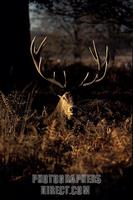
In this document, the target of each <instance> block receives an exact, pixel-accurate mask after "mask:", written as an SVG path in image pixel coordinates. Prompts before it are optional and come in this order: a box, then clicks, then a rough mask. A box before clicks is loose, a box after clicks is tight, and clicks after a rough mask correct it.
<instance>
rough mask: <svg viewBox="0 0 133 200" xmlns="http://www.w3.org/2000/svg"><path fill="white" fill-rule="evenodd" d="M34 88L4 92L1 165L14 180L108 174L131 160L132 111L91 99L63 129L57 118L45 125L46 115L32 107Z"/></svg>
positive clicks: (1, 101) (0, 123)
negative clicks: (48, 175) (38, 175)
mask: <svg viewBox="0 0 133 200" xmlns="http://www.w3.org/2000/svg"><path fill="white" fill-rule="evenodd" d="M34 93H35V89H33V90H32V91H31V92H30V93H28V94H27V95H24V93H22V94H18V93H17V92H13V93H12V94H10V95H9V96H5V95H4V94H3V93H2V92H1V93H0V111H1V112H0V165H1V166H6V167H7V168H8V171H9V174H7V175H6V176H8V178H9V179H10V180H12V179H13V177H19V176H20V177H21V176H22V177H23V176H26V175H28V174H32V173H33V172H34V173H41V172H49V173H55V172H58V173H70V174H73V173H104V172H110V171H112V169H113V168H114V167H116V168H118V169H123V168H125V167H128V166H130V165H131V164H132V134H131V132H132V131H131V129H132V117H131V114H127V116H125V115H124V114H122V113H121V110H120V109H119V110H117V111H116V110H113V109H112V110H111V103H110V102H105V101H104V100H99V101H98V100H90V101H88V102H86V103H84V105H80V104H79V105H78V107H79V111H78V114H77V116H76V117H73V118H72V120H71V121H68V122H67V124H66V126H65V127H64V129H59V127H58V124H59V122H58V121H57V119H53V120H52V121H51V123H50V124H48V125H47V124H45V125H44V126H43V127H41V126H40V124H41V122H42V121H43V117H44V116H38V114H37V112H36V111H34V110H32V108H31V107H32V102H33V100H34ZM116 104H118V105H119V107H120V106H121V108H122V107H123V106H124V105H123V104H122V103H121V102H116ZM116 106H117V105H116ZM103 107H104V108H105V107H106V110H107V109H108V113H107V114H106V115H103V111H102V109H103ZM109 111H110V112H109ZM45 112H46V110H45ZM118 112H119V115H118ZM90 115H91V117H92V118H90V117H89V116H90ZM110 116H111V117H112V119H111V120H109V117H110ZM116 116H120V117H119V118H118V117H117V120H116ZM96 117H98V121H97V123H95V119H96Z"/></svg>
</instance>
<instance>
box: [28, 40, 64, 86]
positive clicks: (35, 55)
mask: <svg viewBox="0 0 133 200" xmlns="http://www.w3.org/2000/svg"><path fill="white" fill-rule="evenodd" d="M35 39H36V37H34V38H33V39H32V42H31V46H30V52H31V56H32V59H33V62H34V65H35V67H36V70H37V72H38V73H39V74H40V76H41V77H42V78H44V79H45V80H47V81H49V82H51V83H53V84H55V85H57V86H59V87H61V88H66V72H65V71H63V75H64V85H63V84H61V83H60V82H59V81H57V80H56V79H55V72H53V78H47V77H45V76H44V75H43V74H42V72H41V66H42V57H41V56H40V54H41V50H42V48H43V46H44V45H45V44H46V43H45V41H46V39H47V37H45V38H44V39H43V40H42V42H41V44H40V45H39V47H38V48H36V47H35Z"/></svg>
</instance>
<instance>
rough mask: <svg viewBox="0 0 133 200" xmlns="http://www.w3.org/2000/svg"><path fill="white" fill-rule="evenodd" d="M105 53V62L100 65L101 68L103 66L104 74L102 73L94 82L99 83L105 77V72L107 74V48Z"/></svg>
mask: <svg viewBox="0 0 133 200" xmlns="http://www.w3.org/2000/svg"><path fill="white" fill-rule="evenodd" d="M105 52H106V55H105V61H104V63H103V65H102V66H104V65H105V69H104V73H103V75H102V77H101V78H99V79H97V80H96V82H100V81H101V80H102V79H103V78H104V77H105V75H106V72H107V68H108V55H109V54H108V46H106V50H105Z"/></svg>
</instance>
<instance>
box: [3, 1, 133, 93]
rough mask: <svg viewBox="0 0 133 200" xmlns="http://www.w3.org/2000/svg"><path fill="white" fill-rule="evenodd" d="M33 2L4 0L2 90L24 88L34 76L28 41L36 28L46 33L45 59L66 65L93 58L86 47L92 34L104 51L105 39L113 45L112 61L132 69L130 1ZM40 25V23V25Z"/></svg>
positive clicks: (132, 5) (132, 26)
mask: <svg viewBox="0 0 133 200" xmlns="http://www.w3.org/2000/svg"><path fill="white" fill-rule="evenodd" d="M33 2H34V1H33ZM33 2H32V1H30V2H29V1H28V0H25V1H21V2H18V1H9V2H8V3H7V1H5V2H3V1H2V2H1V14H2V13H3V14H2V17H1V33H0V34H1V72H0V88H1V89H6V90H10V89H12V88H14V87H24V86H25V85H26V84H27V83H29V82H30V81H32V80H33V79H34V78H33V76H34V75H35V74H34V67H33V64H32V61H31V57H30V52H29V46H30V39H31V38H32V36H33V35H35V34H36V33H37V34H38V35H39V36H40V37H43V36H45V35H47V36H48V47H47V48H46V51H45V59H46V61H47V62H48V61H50V62H53V60H54V62H55V63H59V64H60V63H61V64H62V63H63V64H64V65H68V63H69V62H70V63H74V62H75V61H81V59H82V61H83V62H86V61H85V60H86V59H87V58H88V57H90V55H89V51H88V46H89V45H91V41H92V40H93V39H94V40H95V41H96V44H97V46H98V47H99V48H101V52H102V51H103V50H104V46H105V44H107V45H109V49H110V63H111V65H113V66H115V65H117V66H119V67H120V66H122V65H123V66H125V68H127V69H128V70H129V69H130V68H131V66H132V46H133V42H132V40H133V33H132V30H133V2H132V1H131V0H128V1H127V0H126V1H121V0H112V1H107V0H100V1H97V0H94V1H91V0H90V1H87V0H83V1H82V0H81V1H76V0H72V1H65V0H63V1H58V0H57V1H56V0H55V1H52V0H48V1H47V0H46V1H43V0H42V1H41V0H38V1H36V2H38V3H40V4H37V3H35V2H34V3H33ZM29 3H30V6H29ZM29 7H30V9H29ZM29 10H30V14H31V16H30V18H29V15H30V14H29ZM5 13H6V14H5ZM37 24H40V26H38V27H37V26H36V25H37ZM51 47H52V48H51ZM117 56H118V57H117ZM114 61H116V62H114ZM35 77H36V75H35Z"/></svg>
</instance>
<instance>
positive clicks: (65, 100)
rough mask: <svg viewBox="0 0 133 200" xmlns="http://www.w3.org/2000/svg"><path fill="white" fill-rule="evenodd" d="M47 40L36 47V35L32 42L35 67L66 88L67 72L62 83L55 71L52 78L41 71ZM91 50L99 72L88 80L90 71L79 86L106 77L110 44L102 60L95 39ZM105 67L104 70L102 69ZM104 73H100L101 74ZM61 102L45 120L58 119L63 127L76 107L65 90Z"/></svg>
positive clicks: (31, 49) (41, 74) (53, 81)
mask: <svg viewBox="0 0 133 200" xmlns="http://www.w3.org/2000/svg"><path fill="white" fill-rule="evenodd" d="M45 41H46V37H45V38H44V39H43V41H42V42H41V44H40V45H39V47H38V48H36V47H35V37H34V38H33V40H32V42H31V46H30V52H31V56H32V59H33V62H34V65H35V68H36V70H37V72H38V73H39V75H40V76H41V77H42V78H43V79H45V80H47V81H49V82H50V83H52V84H55V85H56V86H58V87H60V88H62V89H66V85H67V82H66V72H65V71H63V73H62V74H63V76H64V84H62V83H61V82H59V81H57V80H56V74H55V72H53V76H52V78H47V77H46V76H44V75H43V73H42V72H41V71H42V70H41V66H42V57H41V56H40V53H41V49H42V47H43V46H44V45H45ZM89 49H90V52H91V54H92V56H93V59H94V61H95V62H96V64H97V72H96V74H95V76H94V77H93V79H92V80H91V81H89V82H86V80H87V79H88V76H89V75H90V74H89V72H87V73H86V75H85V77H84V78H83V80H82V82H81V83H80V84H79V85H78V87H81V86H82V87H85V86H89V85H92V84H93V83H97V82H100V81H101V80H103V78H104V77H105V74H106V71H107V65H108V46H106V50H105V52H106V54H105V61H104V62H101V59H100V57H99V54H98V51H97V49H96V46H95V43H94V41H93V51H92V49H91V48H89ZM101 69H104V70H101ZM101 71H103V72H102V75H99V74H101ZM58 97H59V102H58V104H57V106H56V108H55V110H54V111H53V113H52V114H51V115H50V116H49V117H47V119H44V121H47V122H48V123H50V122H51V121H52V120H54V119H55V120H56V121H58V122H59V123H60V124H61V126H62V127H64V126H65V122H66V119H68V120H70V119H71V118H72V116H73V114H74V113H73V108H74V104H73V100H72V97H71V94H70V92H65V93H64V94H63V95H62V96H59V95H58Z"/></svg>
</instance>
